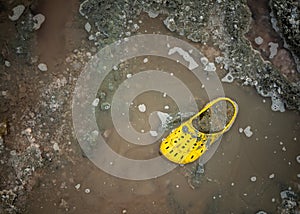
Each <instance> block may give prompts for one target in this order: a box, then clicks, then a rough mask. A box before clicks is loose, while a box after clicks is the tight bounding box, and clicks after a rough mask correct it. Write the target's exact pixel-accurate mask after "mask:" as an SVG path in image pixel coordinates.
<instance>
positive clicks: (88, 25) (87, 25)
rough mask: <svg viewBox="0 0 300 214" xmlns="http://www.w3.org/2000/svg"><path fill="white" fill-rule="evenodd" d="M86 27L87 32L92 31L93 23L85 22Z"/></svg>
mask: <svg viewBox="0 0 300 214" xmlns="http://www.w3.org/2000/svg"><path fill="white" fill-rule="evenodd" d="M84 29H85V30H86V32H88V33H89V32H90V31H91V29H92V26H91V24H90V23H89V22H87V23H85V25H84Z"/></svg>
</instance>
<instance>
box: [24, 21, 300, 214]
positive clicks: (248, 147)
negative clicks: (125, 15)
mask: <svg viewBox="0 0 300 214" xmlns="http://www.w3.org/2000/svg"><path fill="white" fill-rule="evenodd" d="M142 20H143V26H144V27H143V26H142V27H141V29H140V30H141V31H144V30H145V26H147V30H148V31H147V32H148V33H151V32H152V31H154V32H157V31H160V32H161V33H166V32H167V31H166V29H165V28H164V26H163V25H162V23H159V24H157V19H152V20H150V19H149V18H147V17H142ZM45 24H46V23H45ZM150 31H151V32H150ZM201 49H202V51H203V53H204V54H205V55H206V54H207V57H208V58H209V59H210V58H213V57H212V56H211V55H210V54H212V51H211V50H212V49H210V48H205V47H202V48H201ZM205 50H206V51H205ZM209 53H210V54H209ZM213 53H215V52H213ZM149 69H152V70H153V69H158V70H162V71H164V72H167V73H168V74H169V75H173V76H175V77H177V78H179V79H180V80H181V81H182V82H183V83H184V84H186V85H187V86H188V87H189V88H190V89H191V91H192V92H193V95H194V97H195V98H196V103H197V105H198V108H199V110H200V109H201V108H202V107H203V106H204V104H205V103H207V102H208V98H207V94H206V92H205V88H203V87H202V85H201V83H199V82H198V81H196V80H195V78H194V76H193V75H192V74H191V73H190V72H189V71H188V70H187V69H186V68H184V67H183V66H181V65H179V64H177V63H174V62H171V61H170V60H167V59H161V58H159V57H153V56H152V57H150V56H145V57H139V58H136V59H132V60H129V61H128V62H126V63H124V64H123V65H120V66H119V67H117V68H115V69H113V71H111V73H110V75H109V76H108V77H107V79H106V81H105V84H104V85H102V86H100V88H99V93H98V95H99V99H101V97H102V99H103V100H100V102H99V105H98V109H97V111H96V116H97V122H98V126H99V129H100V132H101V134H102V135H103V136H104V137H105V139H106V140H107V143H108V144H109V146H110V147H111V148H112V149H113V150H114V151H116V152H117V153H119V154H120V155H123V156H126V157H128V158H133V159H149V158H153V157H156V156H158V155H159V152H158V151H159V144H160V142H161V141H160V140H158V141H156V142H155V143H153V144H151V145H147V146H140V145H134V144H132V143H131V142H127V141H126V140H124V139H122V138H121V137H120V136H119V134H118V133H117V131H116V130H115V128H114V126H113V123H112V121H111V116H110V106H109V104H110V102H111V100H112V98H113V95H114V92H115V90H116V89H117V88H118V85H120V84H121V83H122V82H124V81H125V80H127V79H130V78H132V75H135V74H137V73H138V72H141V71H145V70H149ZM217 71H218V73H219V75H220V78H221V76H222V75H223V72H224V71H220V70H217ZM136 84H143V83H142V82H138V83H136ZM174 88H176V86H174ZM223 88H224V91H225V94H226V96H228V97H230V98H232V99H233V100H235V101H236V102H237V103H238V105H239V114H238V116H237V119H236V122H235V123H234V125H233V126H232V128H231V130H230V131H229V132H227V133H226V134H225V135H224V136H223V139H222V142H221V144H220V146H219V147H218V149H217V152H216V153H215V154H214V156H213V157H212V158H211V159H210V160H209V161H208V162H207V164H206V165H205V174H204V176H203V177H202V178H201V179H200V182H201V184H200V185H199V187H198V188H195V189H193V188H191V186H190V184H189V179H193V176H192V175H191V174H192V173H193V167H194V165H187V166H185V167H177V168H176V169H175V170H173V171H171V172H170V173H168V174H166V175H163V176H161V177H158V178H156V179H150V180H146V181H129V180H124V179H119V178H116V177H113V176H111V175H108V174H106V173H104V172H103V171H101V170H99V169H98V168H97V167H95V166H94V165H93V164H92V163H91V162H90V161H89V160H88V159H86V158H82V157H79V160H77V161H76V164H74V165H71V164H66V165H65V166H64V168H61V169H59V170H57V171H56V172H53V173H52V174H51V175H49V176H48V177H45V178H43V179H42V180H41V181H40V182H41V185H40V186H37V187H36V188H35V189H34V190H33V192H34V198H35V199H36V200H33V199H32V201H30V202H29V205H28V206H29V209H28V213H40V212H43V213H53V210H54V209H55V210H56V211H57V212H56V213H65V210H68V211H69V212H70V213H240V212H241V211H242V212H246V213H254V212H256V211H258V210H260V209H263V210H265V211H267V212H270V213H275V212H276V208H277V206H278V204H279V203H280V194H279V193H280V191H281V190H284V189H287V187H292V189H296V190H298V189H297V188H298V187H297V185H298V184H299V178H297V173H299V163H297V161H296V156H297V155H299V154H300V149H299V139H300V117H299V113H298V112H292V111H286V112H284V113H278V112H272V111H271V109H270V106H271V103H270V100H269V99H266V100H265V99H264V98H262V97H261V96H259V95H257V93H256V91H255V90H254V89H253V88H249V87H241V86H239V85H238V84H237V83H232V84H223ZM103 92H104V93H103ZM103 103H105V105H104V104H103ZM101 105H102V107H103V108H102V110H101ZM153 111H162V112H166V113H175V112H178V107H177V106H176V103H175V102H174V100H172V99H171V98H170V97H168V95H164V93H163V92H157V91H150V92H146V93H143V94H140V95H139V96H137V97H136V98H135V99H134V100H133V101H132V104H131V105H130V109H129V115H130V122H131V123H132V126H133V127H134V129H135V130H136V131H137V132H140V133H143V132H148V131H149V130H151V129H152V127H151V126H150V124H149V121H148V120H149V117H150V114H151V112H153ZM247 126H250V127H251V131H252V132H253V135H252V136H251V137H250V138H248V137H246V136H245V134H244V133H240V132H239V129H240V128H242V129H245V128H246V127H247ZM166 134H168V133H165V135H166ZM78 153H79V152H78ZM78 156H80V154H78ZM124 170H126V169H124ZM273 174H274V175H273ZM251 180H252V181H251ZM63 182H65V185H62V183H63ZM78 184H80V187H79V186H77V185H78ZM75 186H77V188H76V187H75ZM50 187H51V188H50ZM78 187H79V188H78ZM273 198H274V200H275V201H274V200H273V201H274V202H273V201H272V199H273ZM65 202H66V203H65Z"/></svg>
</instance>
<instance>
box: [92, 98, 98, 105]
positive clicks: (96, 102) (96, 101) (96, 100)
mask: <svg viewBox="0 0 300 214" xmlns="http://www.w3.org/2000/svg"><path fill="white" fill-rule="evenodd" d="M99 101H100V99H99V98H96V99H94V101H93V103H92V106H94V107H97V106H98V104H99Z"/></svg>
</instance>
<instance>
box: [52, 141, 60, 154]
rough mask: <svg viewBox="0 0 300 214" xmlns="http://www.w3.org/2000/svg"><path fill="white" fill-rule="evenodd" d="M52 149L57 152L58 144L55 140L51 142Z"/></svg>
mask: <svg viewBox="0 0 300 214" xmlns="http://www.w3.org/2000/svg"><path fill="white" fill-rule="evenodd" d="M53 149H54V151H56V152H58V151H59V150H60V149H59V146H58V144H57V143H56V142H55V143H54V144H53Z"/></svg>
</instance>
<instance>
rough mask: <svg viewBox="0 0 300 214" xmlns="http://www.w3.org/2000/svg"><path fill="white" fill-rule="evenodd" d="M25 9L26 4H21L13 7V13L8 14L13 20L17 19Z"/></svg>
mask: <svg viewBox="0 0 300 214" xmlns="http://www.w3.org/2000/svg"><path fill="white" fill-rule="evenodd" d="M24 10H25V6H24V5H22V4H20V5H18V6H16V7H14V8H13V9H12V11H13V15H12V16H8V18H9V19H10V20H11V21H17V20H18V19H19V18H20V16H21V15H22V13H23V12H24Z"/></svg>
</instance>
